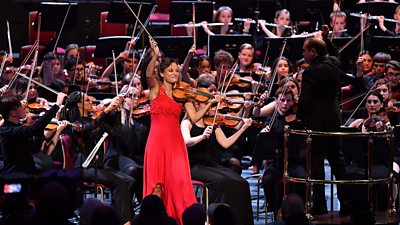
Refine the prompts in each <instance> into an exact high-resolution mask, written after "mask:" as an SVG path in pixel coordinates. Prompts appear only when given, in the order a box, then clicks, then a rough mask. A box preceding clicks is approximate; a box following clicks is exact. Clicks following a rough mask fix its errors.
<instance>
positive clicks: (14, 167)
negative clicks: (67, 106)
mask: <svg viewBox="0 0 400 225" xmlns="http://www.w3.org/2000/svg"><path fill="white" fill-rule="evenodd" d="M65 97H66V95H65V94H64V93H59V94H58V95H57V101H56V104H54V105H53V106H52V107H51V108H50V109H49V110H48V111H47V112H46V113H45V114H44V115H43V116H42V117H40V118H39V119H38V120H37V121H36V122H35V123H33V124H31V125H29V126H21V125H20V120H21V119H24V118H25V117H26V110H25V105H24V104H22V103H21V99H20V97H18V95H15V94H4V95H2V96H1V97H0V114H1V115H2V116H3V117H4V120H5V121H4V124H3V125H2V126H1V127H0V138H1V142H0V143H1V149H2V151H3V154H4V167H3V169H2V174H4V175H5V174H11V173H17V172H19V173H25V174H35V173H36V172H37V169H36V167H35V163H34V161H33V156H32V155H33V153H34V152H38V151H39V149H40V147H39V149H35V147H37V146H38V143H35V136H41V135H43V131H44V128H45V127H46V125H47V124H48V123H50V120H51V119H52V118H54V117H55V115H56V113H57V111H58V110H59V108H60V106H61V104H62V103H63V101H64V98H65Z"/></svg>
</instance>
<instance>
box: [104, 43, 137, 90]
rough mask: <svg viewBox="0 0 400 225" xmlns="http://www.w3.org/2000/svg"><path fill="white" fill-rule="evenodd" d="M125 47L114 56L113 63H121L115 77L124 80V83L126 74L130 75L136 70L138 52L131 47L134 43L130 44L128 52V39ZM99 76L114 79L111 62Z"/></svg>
mask: <svg viewBox="0 0 400 225" xmlns="http://www.w3.org/2000/svg"><path fill="white" fill-rule="evenodd" d="M126 45H127V47H126V49H125V51H123V52H121V53H120V54H119V55H118V56H117V58H115V63H116V64H118V63H121V64H122V67H123V70H122V73H119V74H118V73H117V79H118V81H121V80H124V82H125V83H124V84H126V82H127V81H126V76H127V75H128V74H130V75H129V76H132V75H133V73H134V72H135V70H136V67H137V66H138V62H139V58H140V56H139V53H138V52H137V51H136V50H135V49H133V47H134V45H135V43H133V44H132V46H131V49H130V51H129V52H128V48H129V45H130V41H128V43H126ZM101 78H109V79H110V80H111V81H115V78H114V63H111V64H110V65H109V66H108V67H107V68H106V69H105V70H104V72H103V74H102V75H101Z"/></svg>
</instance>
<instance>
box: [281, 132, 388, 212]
mask: <svg viewBox="0 0 400 225" xmlns="http://www.w3.org/2000/svg"><path fill="white" fill-rule="evenodd" d="M290 135H301V136H304V137H305V138H306V166H305V171H306V174H305V178H300V177H292V176H289V173H288V166H289V161H288V146H289V145H288V143H289V138H290ZM313 137H332V138H338V137H364V138H367V139H368V149H367V179H363V180H319V179H313V178H311V176H312V174H311V169H312V168H311V164H312V163H311V162H312V161H311V160H312V142H313ZM375 138H385V139H387V140H388V144H389V153H388V154H389V155H388V160H387V168H388V175H387V177H385V178H379V179H373V178H372V162H373V154H372V152H373V144H374V139H375ZM393 143H394V132H393V131H392V130H390V131H382V132H368V133H363V132H321V131H312V130H294V129H290V128H289V126H285V133H284V174H283V177H284V180H285V185H284V193H285V194H286V182H287V181H289V182H294V183H304V184H305V185H306V196H305V201H306V205H305V209H306V214H307V216H308V217H309V218H313V217H312V216H311V214H310V209H311V201H310V197H311V187H312V185H313V184H337V185H355V184H365V185H368V200H369V201H371V199H372V185H373V184H387V185H388V198H387V199H388V201H387V211H386V213H389V214H395V209H394V206H393V198H392V190H393V187H392V179H393V152H394V144H393ZM331 177H332V176H331Z"/></svg>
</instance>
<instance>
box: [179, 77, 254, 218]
mask: <svg viewBox="0 0 400 225" xmlns="http://www.w3.org/2000/svg"><path fill="white" fill-rule="evenodd" d="M206 78H207V77H206V76H204V75H202V76H200V77H199V79H198V82H197V83H198V85H199V86H200V87H207V88H209V91H210V92H212V91H213V90H215V87H213V86H214V85H213V83H211V82H209V80H208V79H206ZM195 105H196V110H197V111H201V110H204V109H208V106H207V103H201V102H198V103H197V102H196V103H195ZM251 123H252V120H251V119H248V118H245V119H243V125H242V126H241V128H239V129H238V130H237V131H236V132H235V133H234V134H233V135H231V136H230V137H229V138H227V137H226V136H225V134H224V132H223V130H222V129H221V127H220V126H221V125H216V128H215V130H214V131H213V129H214V128H213V127H212V126H207V125H206V124H205V123H204V121H203V120H199V121H197V122H191V121H190V120H189V119H184V120H183V121H182V122H181V131H182V135H183V138H184V140H185V143H186V146H187V147H188V154H189V160H190V167H191V169H190V172H191V175H192V179H194V180H198V181H201V182H204V183H205V184H206V186H207V187H209V188H210V197H209V200H210V202H211V203H227V204H229V205H230V206H231V207H232V209H233V211H234V213H235V217H236V221H237V223H236V225H252V224H253V216H252V215H253V214H252V207H251V199H250V189H249V184H248V182H247V181H246V180H245V179H243V178H242V177H241V176H240V175H239V174H237V173H236V172H234V171H233V170H232V169H230V168H227V167H225V166H223V165H222V160H223V159H222V154H223V152H224V151H227V148H229V147H230V146H231V145H233V144H234V143H235V142H236V140H237V139H238V138H239V137H240V135H242V134H243V133H244V131H245V130H246V129H247V128H248V127H250V126H251Z"/></svg>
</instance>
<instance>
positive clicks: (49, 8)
mask: <svg viewBox="0 0 400 225" xmlns="http://www.w3.org/2000/svg"><path fill="white" fill-rule="evenodd" d="M69 4H71V8H70V11H69V14H68V17H67V20H66V21H65V25H64V28H63V31H67V30H68V31H71V30H74V29H75V25H76V18H77V17H78V4H77V3H66V2H41V3H40V5H39V10H38V12H39V13H41V26H40V29H41V31H56V32H57V33H58V32H59V30H60V29H61V25H62V23H63V20H64V17H65V14H66V13H67V10H68V7H69ZM39 13H38V14H37V16H36V18H35V22H34V23H33V29H34V30H35V31H37V30H38V19H39Z"/></svg>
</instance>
